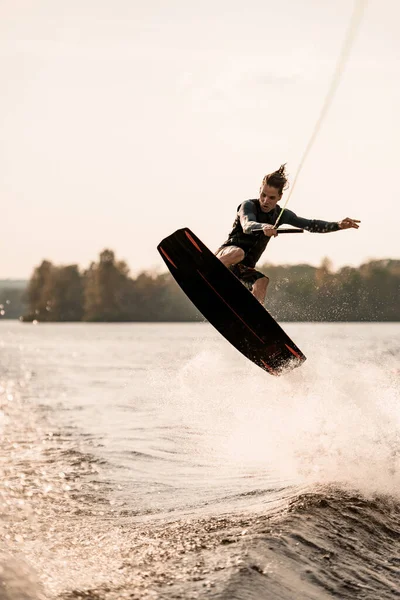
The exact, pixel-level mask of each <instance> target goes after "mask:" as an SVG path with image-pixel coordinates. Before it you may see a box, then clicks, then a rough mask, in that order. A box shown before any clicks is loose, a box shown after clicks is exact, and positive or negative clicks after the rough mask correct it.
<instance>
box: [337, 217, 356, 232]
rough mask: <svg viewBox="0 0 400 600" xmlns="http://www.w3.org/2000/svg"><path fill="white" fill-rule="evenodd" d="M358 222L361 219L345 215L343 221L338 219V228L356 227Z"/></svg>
mask: <svg viewBox="0 0 400 600" xmlns="http://www.w3.org/2000/svg"><path fill="white" fill-rule="evenodd" d="M358 223H361V221H357V219H349V217H346V218H345V219H343V221H339V229H351V228H353V229H358V228H359V225H358Z"/></svg>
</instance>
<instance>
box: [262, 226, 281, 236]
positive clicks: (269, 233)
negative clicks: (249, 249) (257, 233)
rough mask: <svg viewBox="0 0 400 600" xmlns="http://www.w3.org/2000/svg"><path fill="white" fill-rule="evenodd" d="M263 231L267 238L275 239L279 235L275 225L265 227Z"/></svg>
mask: <svg viewBox="0 0 400 600" xmlns="http://www.w3.org/2000/svg"><path fill="white" fill-rule="evenodd" d="M262 230H263V232H264V235H266V236H267V237H275V236H277V235H278V231H277V230H276V229H274V226H273V225H263V228H262Z"/></svg>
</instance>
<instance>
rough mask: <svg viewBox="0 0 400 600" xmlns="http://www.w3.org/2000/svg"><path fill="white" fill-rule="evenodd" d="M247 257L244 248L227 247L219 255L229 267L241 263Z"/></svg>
mask: <svg viewBox="0 0 400 600" xmlns="http://www.w3.org/2000/svg"><path fill="white" fill-rule="evenodd" d="M244 257H245V252H244V250H242V248H236V247H231V248H229V247H227V248H224V249H222V250H220V251H219V252H218V254H217V258H219V260H220V261H221V262H222V263H223V264H224V265H225V266H227V267H230V266H231V265H236V264H237V263H239V262H241V261H242V260H243V259H244Z"/></svg>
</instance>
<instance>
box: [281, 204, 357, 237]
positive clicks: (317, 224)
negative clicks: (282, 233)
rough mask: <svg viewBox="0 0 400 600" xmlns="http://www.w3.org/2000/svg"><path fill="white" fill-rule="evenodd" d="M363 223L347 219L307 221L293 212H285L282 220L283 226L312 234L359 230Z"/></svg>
mask: <svg viewBox="0 0 400 600" xmlns="http://www.w3.org/2000/svg"><path fill="white" fill-rule="evenodd" d="M360 222H361V221H358V220H357V219H350V218H349V217H346V218H345V219H343V220H342V221H321V220H318V219H305V218H304V217H298V216H297V215H296V213H294V212H293V211H292V210H287V209H286V208H285V210H284V211H283V214H282V218H281V225H283V224H287V225H293V227H300V228H301V229H306V230H307V231H311V232H312V233H329V232H331V231H339V230H340V229H351V228H353V229H358V228H359V225H358V223H360Z"/></svg>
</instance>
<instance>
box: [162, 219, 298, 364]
mask: <svg viewBox="0 0 400 600" xmlns="http://www.w3.org/2000/svg"><path fill="white" fill-rule="evenodd" d="M157 249H158V251H159V253H160V254H161V256H162V258H163V260H164V262H165V264H166V265H167V267H168V269H169V270H170V272H171V274H172V276H173V277H174V279H175V280H176V282H177V283H178V285H179V286H180V287H181V288H182V290H183V291H184V292H185V294H186V295H187V296H188V298H189V299H190V300H191V301H192V302H193V304H194V305H195V306H196V308H197V309H198V310H199V311H200V312H201V313H202V314H203V315H204V317H205V318H206V319H207V320H208V321H209V323H211V325H213V326H214V327H215V329H217V330H218V331H219V333H221V334H222V335H223V336H224V337H225V338H226V339H227V340H228V341H229V342H230V343H231V344H232V345H233V346H234V347H235V348H236V349H237V350H239V352H241V353H242V354H244V356H246V357H247V358H248V359H250V360H251V361H252V362H254V363H255V364H256V365H258V366H259V367H261V368H262V369H264V371H267V372H268V373H270V374H271V375H280V374H282V373H284V372H287V371H290V370H291V369H293V368H295V367H298V366H300V365H301V364H302V363H303V362H304V361H305V360H306V357H305V356H304V354H303V353H302V351H301V350H300V349H299V348H298V347H297V346H296V344H294V342H293V341H292V340H291V339H290V338H289V336H288V335H287V334H286V333H285V332H284V331H283V329H282V328H281V326H280V325H278V323H277V322H276V321H275V319H274V318H273V317H272V316H271V315H270V314H269V312H268V311H267V310H266V309H265V308H263V306H261V304H260V302H259V301H258V300H257V299H256V298H255V297H254V296H253V294H252V293H251V292H250V291H249V290H248V289H247V288H246V287H245V286H244V285H243V284H242V283H241V282H240V281H239V279H237V277H236V276H235V275H234V274H233V273H232V272H231V271H230V270H229V269H228V268H227V267H225V266H224V265H223V264H222V262H221V261H220V260H219V259H218V258H217V257H216V256H215V255H214V254H213V253H212V252H211V250H209V249H208V248H207V246H205V245H204V244H203V242H202V241H201V240H199V238H198V237H197V236H196V235H195V234H194V233H193V232H192V231H191V230H190V229H188V228H187V227H184V228H183V229H178V230H177V231H175V232H174V233H172V234H171V235H169V236H168V237H166V238H165V239H163V240H162V241H161V242H160V243H159V245H158V246H157Z"/></svg>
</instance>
